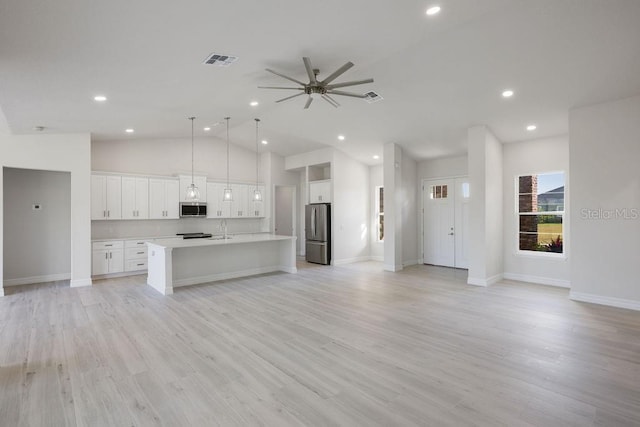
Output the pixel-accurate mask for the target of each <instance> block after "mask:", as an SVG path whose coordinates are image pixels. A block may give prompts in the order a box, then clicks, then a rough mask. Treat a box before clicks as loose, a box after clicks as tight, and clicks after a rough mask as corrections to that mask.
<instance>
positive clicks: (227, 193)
mask: <svg viewBox="0 0 640 427" xmlns="http://www.w3.org/2000/svg"><path fill="white" fill-rule="evenodd" d="M230 118H231V117H225V118H224V119H225V120H226V121H227V188H225V189H224V193H223V195H222V201H223V202H232V201H233V191H231V186H230V185H229V119H230Z"/></svg>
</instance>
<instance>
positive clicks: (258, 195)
mask: <svg viewBox="0 0 640 427" xmlns="http://www.w3.org/2000/svg"><path fill="white" fill-rule="evenodd" d="M255 121H256V189H255V190H254V191H253V201H254V202H260V201H262V192H261V191H260V188H259V187H258V162H259V156H258V154H259V147H260V146H259V145H258V141H259V139H258V123H260V119H255Z"/></svg>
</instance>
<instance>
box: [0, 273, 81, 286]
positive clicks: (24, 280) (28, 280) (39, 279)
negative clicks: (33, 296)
mask: <svg viewBox="0 0 640 427" xmlns="http://www.w3.org/2000/svg"><path fill="white" fill-rule="evenodd" d="M69 279H71V273H60V274H47V275H44V276H32V277H20V278H18V279H6V280H5V281H4V286H7V287H8V286H19V285H31V284H34V283H45V282H56V281H58V280H69Z"/></svg>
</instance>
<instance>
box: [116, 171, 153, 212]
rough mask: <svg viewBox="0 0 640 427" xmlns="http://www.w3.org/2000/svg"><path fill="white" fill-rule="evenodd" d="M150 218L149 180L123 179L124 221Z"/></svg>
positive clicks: (125, 177)
mask: <svg viewBox="0 0 640 427" xmlns="http://www.w3.org/2000/svg"><path fill="white" fill-rule="evenodd" d="M148 218H149V179H148V178H137V177H130V176H123V177H122V219H148Z"/></svg>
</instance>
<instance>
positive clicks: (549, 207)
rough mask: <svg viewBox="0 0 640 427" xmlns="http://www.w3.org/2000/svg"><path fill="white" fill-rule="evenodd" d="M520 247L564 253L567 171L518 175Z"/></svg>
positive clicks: (528, 249)
mask: <svg viewBox="0 0 640 427" xmlns="http://www.w3.org/2000/svg"><path fill="white" fill-rule="evenodd" d="M517 185H518V201H517V202H516V203H517V204H518V207H517V212H518V224H519V225H518V249H519V250H521V251H535V252H550V253H559V254H562V253H564V248H563V243H564V227H563V223H564V172H557V173H545V174H538V175H523V176H519V177H518V182H517Z"/></svg>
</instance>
